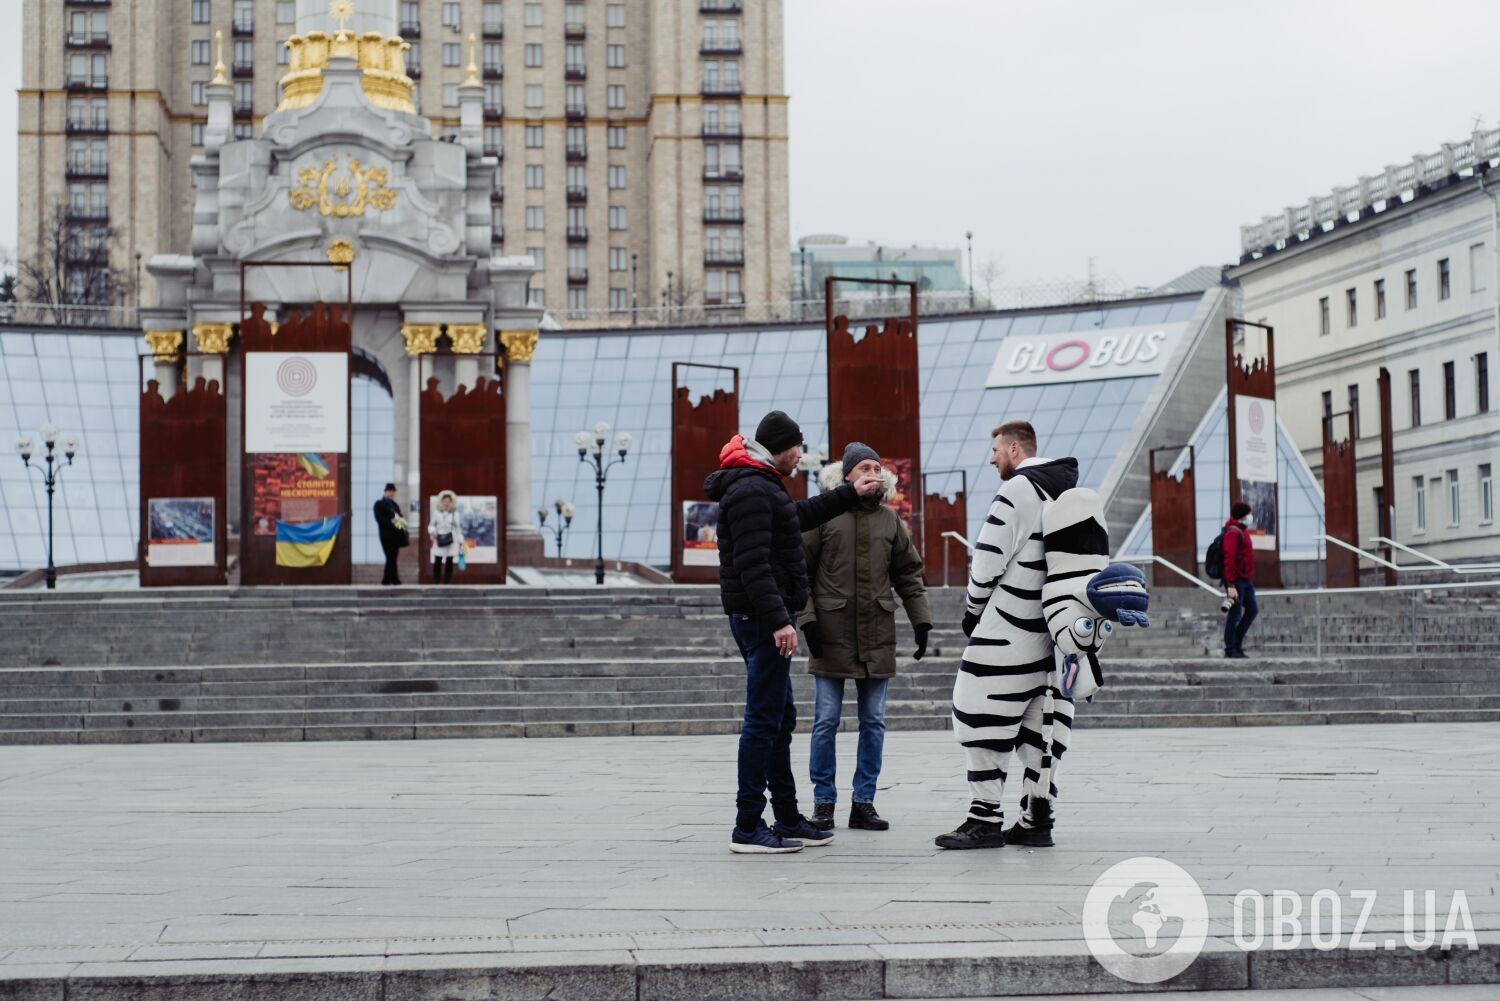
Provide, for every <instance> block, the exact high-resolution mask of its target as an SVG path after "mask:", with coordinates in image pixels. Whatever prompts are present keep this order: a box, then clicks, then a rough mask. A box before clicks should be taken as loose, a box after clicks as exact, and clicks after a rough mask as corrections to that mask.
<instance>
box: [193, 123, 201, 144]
mask: <svg viewBox="0 0 1500 1001" xmlns="http://www.w3.org/2000/svg"><path fill="white" fill-rule="evenodd" d="M192 131H193V145H194V146H202V145H203V123H202V122H194V123H193V130H192Z"/></svg>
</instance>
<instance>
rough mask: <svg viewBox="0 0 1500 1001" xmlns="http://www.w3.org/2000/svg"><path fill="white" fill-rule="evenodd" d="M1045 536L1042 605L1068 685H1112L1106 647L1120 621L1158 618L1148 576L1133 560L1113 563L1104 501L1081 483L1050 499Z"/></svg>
mask: <svg viewBox="0 0 1500 1001" xmlns="http://www.w3.org/2000/svg"><path fill="white" fill-rule="evenodd" d="M1042 539H1043V545H1044V546H1045V548H1046V553H1047V580H1046V583H1045V584H1043V585H1042V611H1043V614H1044V615H1045V616H1046V620H1047V632H1048V633H1050V634H1051V636H1052V640H1053V642H1054V643H1055V644H1056V649H1057V657H1058V661H1059V666H1060V668H1061V670H1062V684H1061V686H1060V688H1061V690H1062V692H1063V694H1064V695H1066V696H1068V697H1070V698H1073V697H1077V698H1088V697H1089V696H1091V695H1092V694H1093V693H1094V692H1095V691H1096V690H1098V689H1099V688H1100V687H1102V686H1103V684H1104V676H1103V673H1102V672H1101V671H1100V669H1099V651H1100V649H1101V648H1102V647H1103V646H1104V643H1105V641H1106V640H1108V639H1109V637H1110V636H1112V635H1113V634H1114V631H1115V626H1116V625H1117V624H1118V625H1121V626H1140V627H1142V628H1145V627H1146V626H1148V625H1149V624H1150V623H1149V619H1148V618H1147V615H1146V610H1147V607H1148V606H1149V604H1150V595H1149V594H1148V593H1147V591H1146V581H1145V577H1144V576H1143V575H1142V574H1141V572H1140V571H1139V570H1137V569H1136V568H1135V567H1133V566H1130V565H1128V564H1125V563H1110V562H1109V530H1108V529H1107V528H1105V525H1104V505H1103V504H1102V503H1101V502H1100V500H1099V495H1098V494H1096V493H1095V492H1094V491H1092V490H1088V489H1085V488H1082V487H1075V488H1074V489H1072V490H1068V491H1065V492H1063V493H1062V494H1061V495H1059V496H1058V498H1057V499H1056V500H1054V501H1052V502H1051V503H1050V504H1048V505H1047V506H1046V507H1045V508H1044V509H1043V511H1042ZM1084 664H1087V666H1088V670H1087V671H1085V670H1083V665H1084Z"/></svg>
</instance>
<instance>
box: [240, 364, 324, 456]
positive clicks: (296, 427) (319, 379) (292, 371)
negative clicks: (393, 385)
mask: <svg viewBox="0 0 1500 1001" xmlns="http://www.w3.org/2000/svg"><path fill="white" fill-rule="evenodd" d="M245 451H246V452H268V453H280V454H287V453H292V452H318V453H324V454H327V453H333V454H338V453H343V452H347V451H349V356H348V355H346V354H340V353H335V352H313V353H309V354H293V353H288V352H284V351H252V352H249V353H247V354H246V355H245Z"/></svg>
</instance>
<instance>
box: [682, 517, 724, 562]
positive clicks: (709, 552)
mask: <svg viewBox="0 0 1500 1001" xmlns="http://www.w3.org/2000/svg"><path fill="white" fill-rule="evenodd" d="M682 565H683V566H687V567H716V566H718V565H719V505H717V504H715V503H714V502H713V501H683V502H682Z"/></svg>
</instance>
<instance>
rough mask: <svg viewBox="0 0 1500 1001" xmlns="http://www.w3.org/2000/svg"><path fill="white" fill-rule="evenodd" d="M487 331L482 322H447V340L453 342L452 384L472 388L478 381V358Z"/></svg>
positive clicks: (456, 386)
mask: <svg viewBox="0 0 1500 1001" xmlns="http://www.w3.org/2000/svg"><path fill="white" fill-rule="evenodd" d="M487 338H488V331H486V330H485V326H484V324H482V323H450V324H448V340H449V341H451V342H452V344H453V354H454V355H455V356H456V357H455V358H454V359H453V386H454V388H455V389H457V388H458V387H459V386H467V387H468V388H469V389H473V388H474V387H475V386H476V385H477V384H478V383H479V358H478V355H479V353H480V352H481V351H483V350H484V342H485V340H486V339H487Z"/></svg>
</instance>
